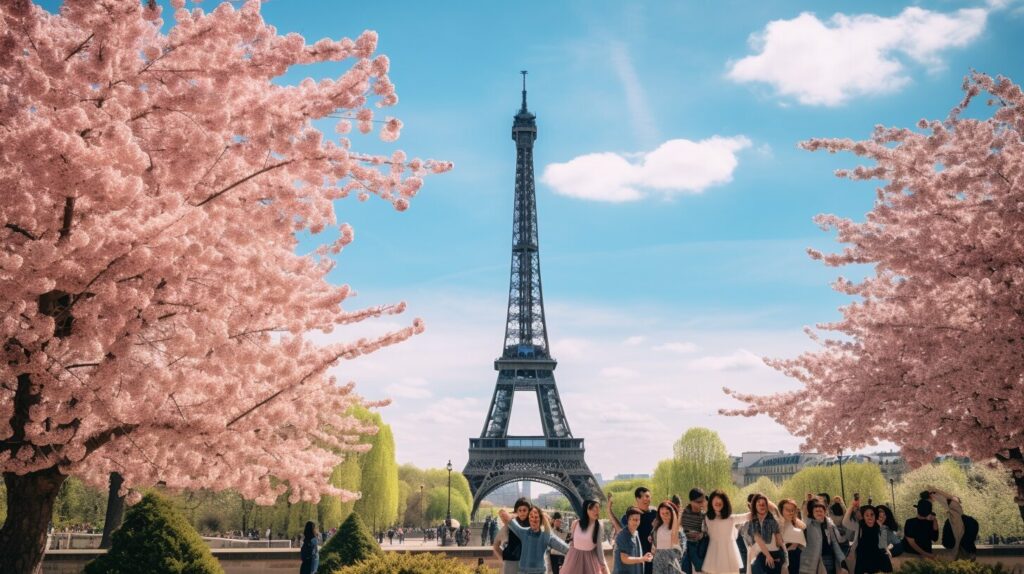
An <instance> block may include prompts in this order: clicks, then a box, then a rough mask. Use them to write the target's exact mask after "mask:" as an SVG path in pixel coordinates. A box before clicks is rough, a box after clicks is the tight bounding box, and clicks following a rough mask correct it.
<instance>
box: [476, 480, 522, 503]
mask: <svg viewBox="0 0 1024 574" xmlns="http://www.w3.org/2000/svg"><path fill="white" fill-rule="evenodd" d="M520 496H522V495H521V494H520V490H519V483H518V482H512V483H509V484H506V485H505V486H500V487H498V488H496V489H495V490H494V491H492V492H491V493H490V494H488V495H487V497H486V498H485V499H484V500H489V501H490V502H491V503H493V504H494V505H495V506H508V507H511V506H512V505H513V504H515V503H516V500H518V499H519V497H520Z"/></svg>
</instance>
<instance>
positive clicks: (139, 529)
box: [85, 494, 224, 574]
mask: <svg viewBox="0 0 1024 574" xmlns="http://www.w3.org/2000/svg"><path fill="white" fill-rule="evenodd" d="M165 573H166V574H224V570H223V569H222V568H221V566H220V562H218V561H217V559H216V558H214V557H213V554H211V553H210V547H209V546H208V545H207V544H206V542H204V541H203V539H202V538H200V537H199V533H198V532H196V531H195V529H194V528H192V525H191V524H189V523H188V520H186V519H185V516H184V515H183V514H181V513H180V512H178V510H177V509H175V508H174V507H173V506H172V505H171V503H170V502H168V501H167V500H165V499H164V498H161V497H160V496H158V495H156V494H147V495H146V496H145V497H143V499H142V501H141V502H139V503H138V504H136V505H134V506H132V507H131V508H129V509H128V513H127V514H126V515H125V518H124V523H123V524H122V525H121V528H119V529H118V530H117V531H116V532H114V535H113V537H112V538H111V545H110V550H109V551H107V553H106V554H104V555H103V556H100V557H99V558H97V559H95V560H93V561H92V562H90V563H89V564H87V565H86V567H85V574H165Z"/></svg>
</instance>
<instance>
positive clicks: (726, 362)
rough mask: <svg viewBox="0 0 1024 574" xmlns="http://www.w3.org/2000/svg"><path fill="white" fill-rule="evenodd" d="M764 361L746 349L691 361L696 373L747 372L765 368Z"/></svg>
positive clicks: (691, 366)
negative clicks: (760, 367) (761, 367)
mask: <svg viewBox="0 0 1024 574" xmlns="http://www.w3.org/2000/svg"><path fill="white" fill-rule="evenodd" d="M763 365H764V361H762V360H761V357H758V356H757V355H755V354H754V353H751V352H750V351H748V350H746V349H739V350H737V351H735V352H733V353H731V354H729V355H713V356H707V357H701V358H699V359H694V360H693V361H690V368H691V369H693V370H695V371H745V370H748V369H754V368H757V367H759V366H763Z"/></svg>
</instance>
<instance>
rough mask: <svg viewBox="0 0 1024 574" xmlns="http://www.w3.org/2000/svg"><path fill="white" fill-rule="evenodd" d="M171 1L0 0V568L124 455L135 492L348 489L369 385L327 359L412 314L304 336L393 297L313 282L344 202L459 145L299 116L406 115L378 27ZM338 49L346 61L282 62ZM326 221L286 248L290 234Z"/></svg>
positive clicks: (36, 557)
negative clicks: (411, 142) (75, 491)
mask: <svg viewBox="0 0 1024 574" xmlns="http://www.w3.org/2000/svg"><path fill="white" fill-rule="evenodd" d="M172 4H173V8H174V14H173V17H174V20H175V22H174V25H173V27H171V28H170V29H169V30H168V31H166V33H165V32H163V31H162V29H163V21H162V13H161V9H160V8H159V7H158V6H156V3H155V2H152V1H151V2H150V3H148V4H146V3H142V2H140V1H139V0H66V1H65V2H64V3H63V4H62V6H61V8H60V12H59V13H58V14H51V13H48V12H46V11H44V10H43V9H41V8H40V7H38V6H35V5H33V4H31V3H30V2H28V1H27V0H15V1H11V2H3V3H2V4H0V102H2V105H0V189H2V190H3V191H2V193H3V199H2V201H0V236H2V242H0V344H2V354H3V361H2V363H0V471H2V472H3V477H4V482H5V484H6V487H7V504H8V510H7V520H6V522H5V523H4V525H3V527H2V529H0V571H3V572H11V573H21V572H36V571H38V570H39V567H40V564H41V556H42V552H43V546H44V540H45V537H46V534H45V530H46V526H47V524H48V521H49V519H50V515H51V510H52V506H53V501H54V498H55V496H56V495H57V491H58V489H59V488H60V485H61V484H62V483H63V481H64V480H65V479H66V477H68V476H77V477H80V478H82V479H83V480H86V481H88V482H90V483H92V484H94V485H96V486H99V487H103V486H104V485H105V484H106V481H107V477H108V475H109V474H110V473H112V472H117V473H119V474H120V476H121V477H123V480H124V484H123V486H122V488H121V492H122V494H125V493H127V494H128V496H129V500H131V499H132V498H133V493H134V490H133V489H136V488H139V487H144V486H150V485H154V484H157V483H160V484H164V485H166V486H168V487H170V488H188V489H200V488H211V489H224V488H228V487H230V488H234V489H237V490H238V491H239V492H240V493H241V494H243V495H244V496H245V497H247V498H250V499H255V500H257V501H258V502H261V503H265V504H269V503H272V502H273V501H274V499H275V497H276V496H278V495H279V494H280V493H282V492H285V491H286V489H287V491H288V492H290V493H291V498H292V501H293V502H298V501H309V502H313V501H316V500H317V499H318V498H319V497H320V495H321V494H331V495H336V496H342V497H343V498H344V499H345V500H348V499H351V498H352V497H353V496H354V494H353V493H351V492H346V491H342V490H340V489H337V488H334V487H332V486H330V484H329V481H328V477H329V476H330V473H331V470H332V468H333V467H334V466H335V465H336V464H337V463H339V462H340V460H341V459H342V458H343V456H344V453H345V452H347V451H354V450H365V448H366V446H365V445H361V444H359V440H358V436H359V435H360V434H366V433H371V432H372V431H373V429H372V428H370V427H371V426H372V425H367V424H365V423H360V422H359V421H358V420H356V419H354V418H351V417H349V416H346V415H345V414H343V413H345V412H347V411H349V410H350V409H349V407H350V406H352V405H354V404H360V403H363V401H362V399H361V398H360V397H359V396H358V395H356V394H355V393H354V392H353V387H352V384H351V383H349V384H347V385H339V384H337V383H336V381H335V380H334V379H333V378H332V377H330V376H328V375H327V374H326V371H327V370H328V369H329V368H330V367H331V366H333V365H336V364H338V363H339V362H340V361H342V360H347V359H354V358H356V357H359V356H361V355H364V354H367V353H370V352H373V351H375V350H377V349H380V348H381V347H384V346H386V345H390V344H393V343H397V342H399V341H402V340H403V339H406V338H408V337H410V336H412V335H414V334H416V333H418V332H420V331H421V330H422V329H423V325H422V324H421V322H420V321H419V320H410V321H409V322H408V326H407V327H405V328H403V329H401V330H399V331H396V332H391V333H389V334H386V335H384V336H381V337H379V338H361V339H358V340H349V341H348V342H339V343H331V344H316V343H314V342H313V341H312V340H311V338H310V337H309V336H308V334H309V333H314V332H323V333H330V332H332V330H333V329H336V328H344V326H346V325H349V324H353V323H356V322H359V321H364V320H368V319H372V318H374V317H378V316H382V315H393V314H398V313H401V312H402V311H403V310H404V307H405V305H404V304H403V303H395V304H392V305H385V306H377V307H370V308H359V307H356V306H352V308H349V306H348V305H347V303H348V302H349V299H350V297H352V296H353V295H354V294H355V293H354V292H353V291H352V290H351V289H350V288H349V287H348V286H347V285H340V286H339V285H334V284H331V283H329V282H328V281H327V274H328V272H330V271H331V269H332V266H333V259H332V256H333V255H335V254H337V253H338V252H339V251H340V250H341V249H342V248H343V247H344V246H345V245H347V244H348V243H350V242H351V241H352V239H353V237H354V232H353V230H352V228H351V227H349V226H348V225H346V224H339V222H338V220H337V213H336V210H335V204H336V200H340V199H342V198H345V197H347V196H350V195H353V194H354V195H356V196H357V198H358V199H359V200H366V199H368V198H369V197H370V196H377V197H379V198H382V199H384V200H386V201H388V202H390V203H391V204H392V205H393V206H394V208H395V209H397V210H399V211H402V210H405V209H407V208H408V206H409V200H410V199H411V198H412V197H413V196H414V195H416V193H417V191H418V190H419V189H420V186H421V185H422V181H423V177H424V176H425V175H427V174H429V173H440V172H443V171H446V170H447V169H449V168H450V167H451V166H450V164H449V163H447V162H439V161H432V160H426V161H424V160H419V159H412V160H410V159H407V158H406V156H405V155H404V154H403V153H402V152H397V151H396V152H394V153H393V154H392V155H390V156H371V155H366V154H361V153H358V152H356V151H355V150H353V149H352V148H351V146H350V141H349V140H348V139H347V138H345V137H341V138H340V141H332V140H331V139H328V138H326V137H325V136H324V134H323V133H321V131H319V130H318V129H317V128H316V127H314V121H316V120H324V121H326V122H329V123H333V124H335V125H336V126H337V130H338V131H339V132H341V133H343V134H344V133H346V132H347V131H349V129H350V126H351V124H352V123H355V124H356V127H357V128H358V130H359V131H360V132H362V133H364V134H366V133H370V132H372V131H373V130H374V124H375V123H377V125H379V126H380V127H379V130H378V132H379V136H380V138H382V139H383V140H385V141H393V140H395V139H396V138H397V137H398V135H399V129H400V128H401V123H400V122H399V121H398V120H397V119H394V118H383V119H379V120H378V119H375V116H374V109H373V108H374V107H385V106H390V105H393V104H395V103H396V102H397V97H396V95H395V90H394V86H393V84H392V83H391V81H390V80H389V78H388V66H389V62H388V59H387V58H386V57H385V56H375V55H374V52H375V50H376V43H377V36H376V34H375V33H373V32H370V31H367V32H364V33H362V34H361V35H360V36H359V37H358V38H357V39H355V40H350V39H342V40H330V39H324V40H320V41H318V42H316V43H314V44H307V43H306V42H305V41H304V40H303V38H302V37H300V36H298V35H296V34H288V35H283V36H282V35H279V34H278V33H277V31H276V30H275V29H274V28H273V27H272V26H269V25H267V24H266V23H264V22H263V20H262V18H261V16H260V7H259V3H258V2H256V1H251V2H247V3H245V4H244V5H242V6H241V7H239V8H237V9H236V8H234V7H232V6H231V5H230V4H222V5H220V6H218V7H216V8H215V9H214V10H212V11H211V12H208V13H206V12H203V11H201V10H198V9H194V10H189V9H186V8H185V6H184V0H174V2H172ZM339 61H348V62H349V63H350V66H348V68H347V70H346V71H344V73H343V74H342V75H341V76H340V77H338V78H336V79H326V80H321V81H314V80H311V79H307V80H305V81H303V82H301V84H299V85H280V83H279V82H275V79H277V78H279V77H280V76H281V75H282V74H284V73H285V72H286V71H287V70H288V69H289V67H291V66H294V65H300V64H315V63H320V62H339ZM319 125H323V123H321V124H319ZM336 139H338V138H336ZM321 233H323V234H324V235H323V236H324V237H327V239H324V240H322V241H321V242H320V245H319V247H317V248H316V249H315V250H314V251H312V252H310V253H299V252H298V250H299V244H298V240H297V235H298V234H309V235H310V236H313V237H317V236H318V234H321ZM335 237H336V239H335ZM321 339H322V338H321ZM339 453H340V454H339ZM272 477H273V480H272Z"/></svg>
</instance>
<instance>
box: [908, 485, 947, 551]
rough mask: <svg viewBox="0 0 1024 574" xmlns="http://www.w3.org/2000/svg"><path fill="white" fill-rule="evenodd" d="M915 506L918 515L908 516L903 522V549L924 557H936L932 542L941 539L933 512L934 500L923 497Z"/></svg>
mask: <svg viewBox="0 0 1024 574" xmlns="http://www.w3.org/2000/svg"><path fill="white" fill-rule="evenodd" d="M914 506H915V507H916V508H917V516H915V517H914V518H908V519H907V521H906V522H905V523H904V524H903V551H904V552H906V553H907V554H917V555H919V556H923V557H924V558H935V554H933V553H932V542H935V541H937V540H938V539H939V527H938V522H936V520H935V515H934V514H932V501H930V500H927V499H921V500H918V501H917V504H916V505H914Z"/></svg>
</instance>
